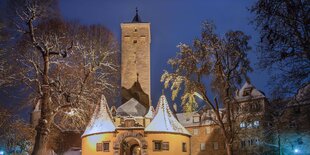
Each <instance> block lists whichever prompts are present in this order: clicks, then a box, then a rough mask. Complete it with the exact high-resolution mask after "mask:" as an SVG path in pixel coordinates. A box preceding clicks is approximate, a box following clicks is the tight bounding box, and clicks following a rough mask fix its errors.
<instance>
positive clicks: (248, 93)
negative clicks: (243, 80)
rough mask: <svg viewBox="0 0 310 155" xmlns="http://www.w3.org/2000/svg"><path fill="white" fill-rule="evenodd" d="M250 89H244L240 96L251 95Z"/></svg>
mask: <svg viewBox="0 0 310 155" xmlns="http://www.w3.org/2000/svg"><path fill="white" fill-rule="evenodd" d="M251 91H252V88H245V89H244V90H243V94H242V96H249V95H250V94H251Z"/></svg>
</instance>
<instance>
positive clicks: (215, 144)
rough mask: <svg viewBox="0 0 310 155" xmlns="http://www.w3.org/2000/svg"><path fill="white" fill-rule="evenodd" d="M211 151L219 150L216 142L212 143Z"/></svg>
mask: <svg viewBox="0 0 310 155" xmlns="http://www.w3.org/2000/svg"><path fill="white" fill-rule="evenodd" d="M213 149H214V150H218V149H219V143H218V142H213Z"/></svg>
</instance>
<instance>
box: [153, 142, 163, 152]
mask: <svg viewBox="0 0 310 155" xmlns="http://www.w3.org/2000/svg"><path fill="white" fill-rule="evenodd" d="M153 143H154V151H161V145H162V144H161V141H153Z"/></svg>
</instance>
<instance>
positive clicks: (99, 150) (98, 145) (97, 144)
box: [96, 143, 103, 152]
mask: <svg viewBox="0 0 310 155" xmlns="http://www.w3.org/2000/svg"><path fill="white" fill-rule="evenodd" d="M102 151H103V143H96V152H102Z"/></svg>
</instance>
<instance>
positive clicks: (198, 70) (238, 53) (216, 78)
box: [161, 22, 251, 155]
mask: <svg viewBox="0 0 310 155" xmlns="http://www.w3.org/2000/svg"><path fill="white" fill-rule="evenodd" d="M214 30H215V26H214V25H213V24H211V23H208V22H206V23H204V24H203V29H202V34H201V39H196V40H194V44H193V46H188V45H186V44H180V45H179V46H178V47H179V48H180V52H179V53H177V56H176V57H175V58H172V59H170V60H169V62H168V63H169V64H170V65H171V66H172V69H173V71H172V72H171V73H169V72H167V71H165V73H164V74H163V75H162V79H161V81H162V82H164V83H165V87H166V88H167V87H169V85H170V84H171V87H170V88H171V90H172V98H173V99H175V98H176V97H177V95H178V93H179V92H183V93H182V97H181V99H182V105H183V109H184V110H185V111H193V110H195V108H196V107H197V106H196V105H197V102H196V98H197V97H198V98H199V99H200V100H202V101H203V102H204V103H205V104H206V105H207V106H208V107H210V108H211V110H212V111H213V112H214V113H215V116H216V123H217V124H218V125H219V126H220V128H221V131H222V133H223V135H224V138H225V145H226V150H227V154H228V155H231V154H233V142H234V139H235V136H236V133H237V132H238V131H237V130H238V128H237V127H236V124H235V121H236V116H237V115H236V110H235V109H236V107H235V106H234V105H235V104H234V103H235V101H234V92H235V90H236V87H237V85H238V84H240V83H241V81H242V79H245V78H246V73H247V72H249V71H251V67H250V66H249V61H248V59H247V52H248V51H249V50H250V49H251V48H250V47H249V46H248V40H249V39H250V37H249V36H247V35H245V34H244V33H243V32H241V31H229V32H227V33H226V34H225V37H223V38H221V37H219V36H218V35H217V34H215V32H214ZM209 78H211V80H212V81H211V85H209V87H211V88H212V89H213V91H214V92H216V94H217V95H218V97H215V98H214V100H213V101H212V100H211V99H210V97H209V94H208V92H207V87H208V82H207V80H208V79H209ZM181 89H183V90H182V91H181ZM220 106H223V107H224V109H223V110H220Z"/></svg>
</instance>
